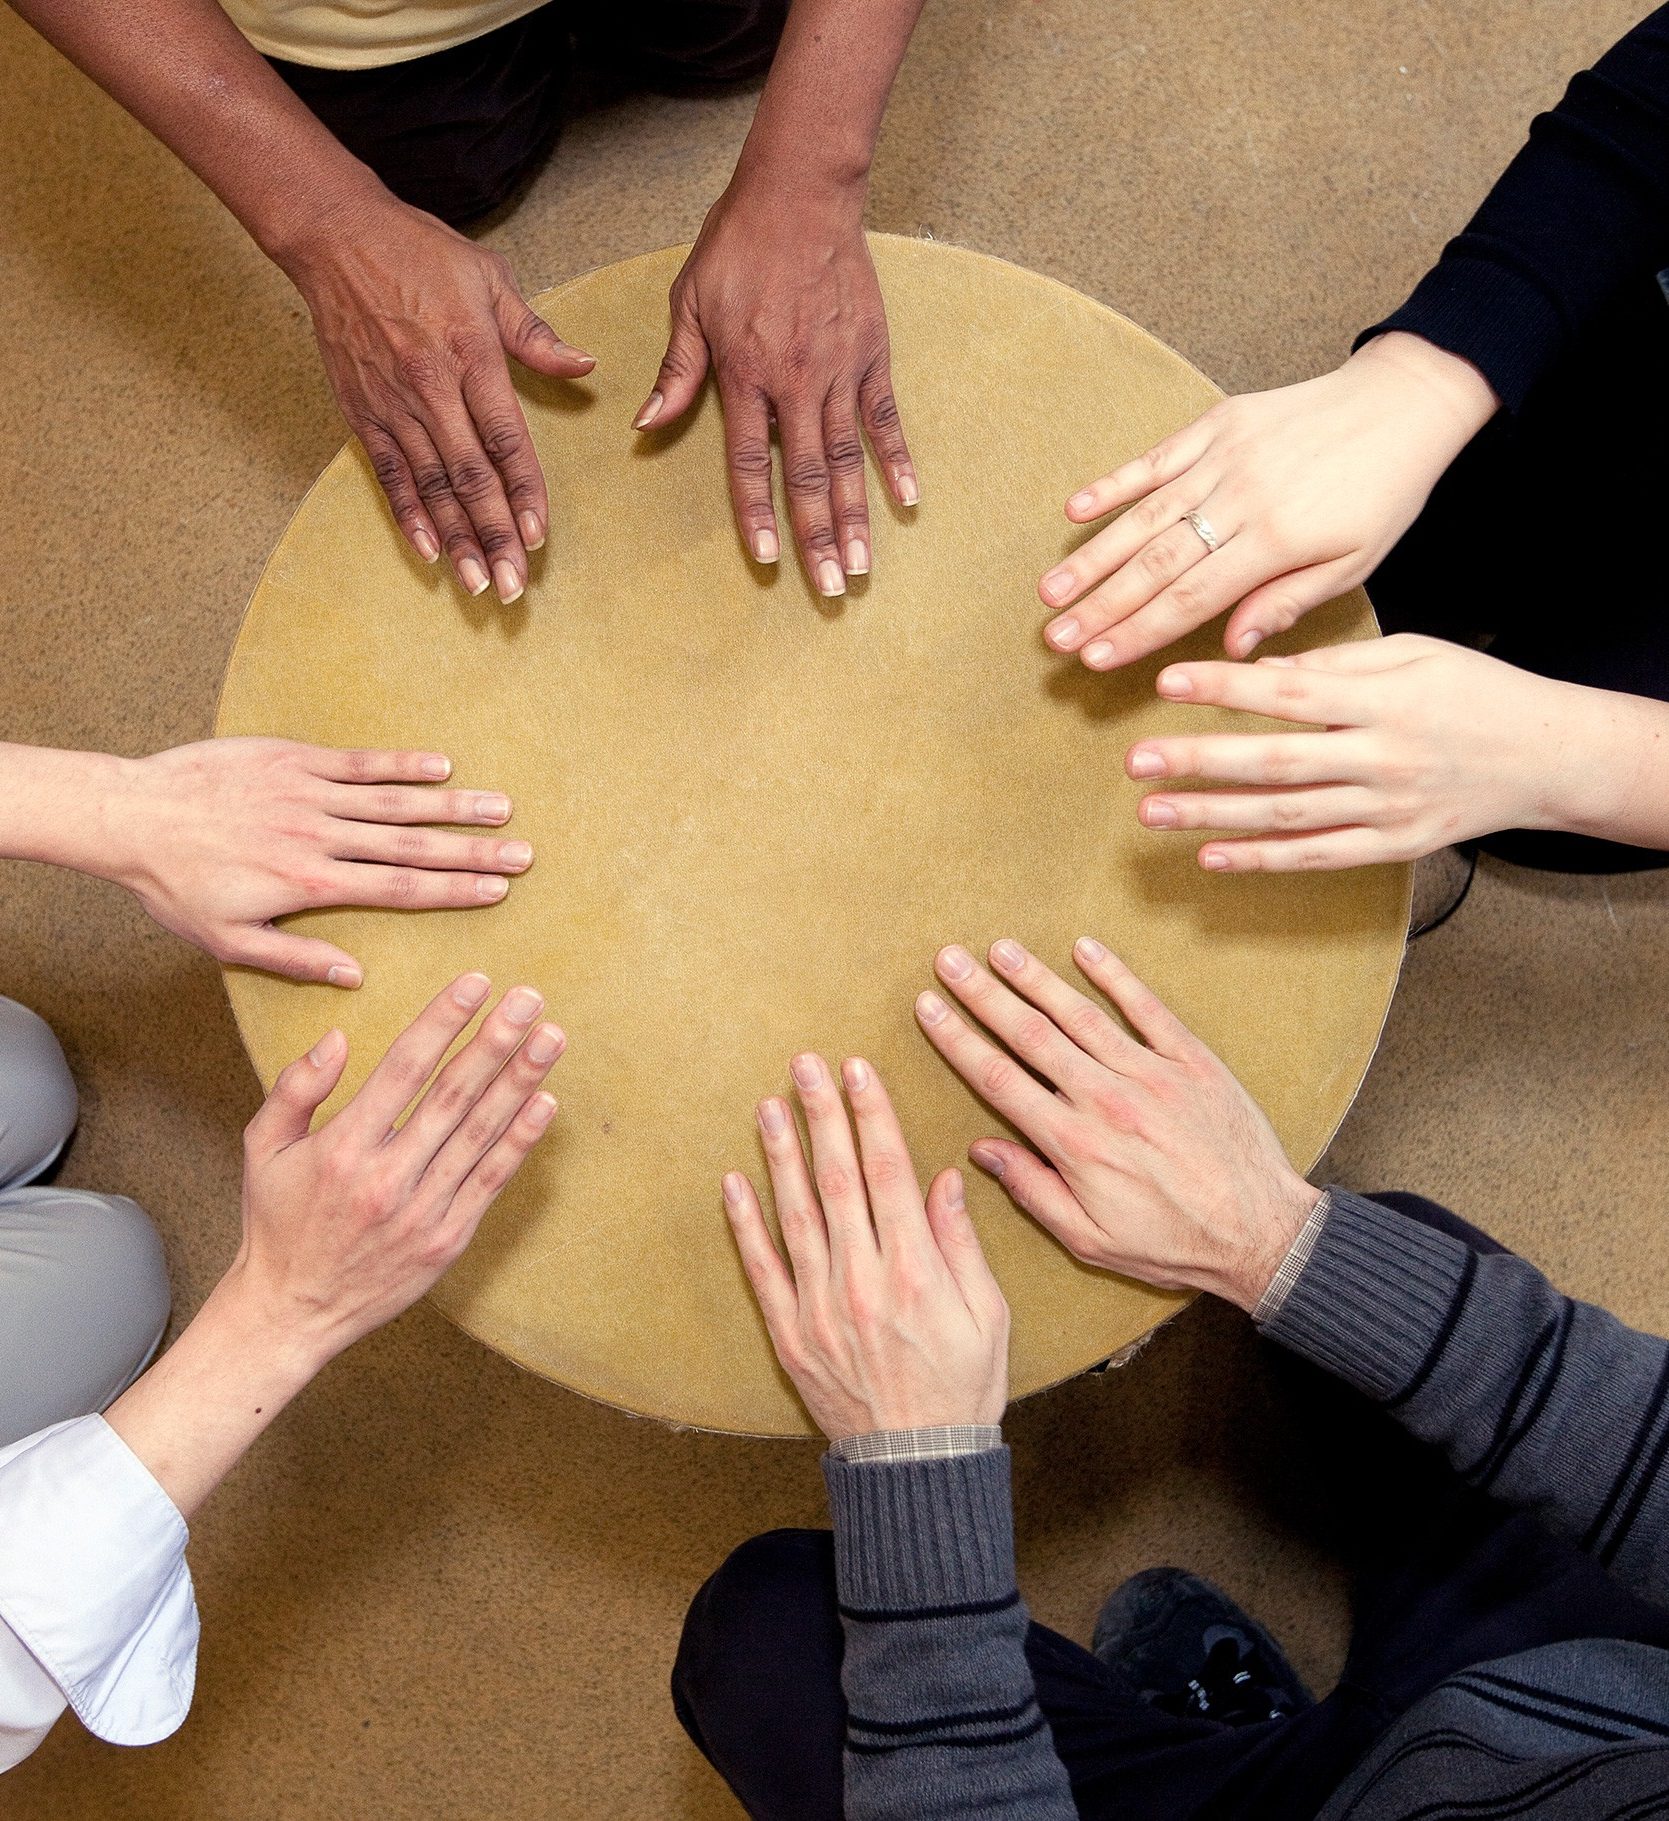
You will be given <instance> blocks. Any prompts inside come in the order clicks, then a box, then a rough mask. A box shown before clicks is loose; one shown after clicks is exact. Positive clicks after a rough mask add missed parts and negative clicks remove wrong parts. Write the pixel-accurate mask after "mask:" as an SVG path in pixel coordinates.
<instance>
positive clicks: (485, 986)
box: [452, 974, 493, 1012]
mask: <svg viewBox="0 0 1669 1821" xmlns="http://www.w3.org/2000/svg"><path fill="white" fill-rule="evenodd" d="M492 987H493V983H492V982H491V981H490V980H489V979H488V978H487V976H486V975H485V974H465V975H464V977H463V979H462V980H455V981H453V983H452V1003H453V1004H454V1005H455V1006H457V1007H458V1009H459V1010H460V1011H465V1012H468V1011H473V1010H474V1008H475V1007H476V1006H478V1005H479V1004H480V1003H481V1001H482V1000H483V999H485V998H486V996H487V995H488V993H490V992H491V991H492Z"/></svg>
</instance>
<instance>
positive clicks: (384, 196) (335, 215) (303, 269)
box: [249, 159, 414, 301]
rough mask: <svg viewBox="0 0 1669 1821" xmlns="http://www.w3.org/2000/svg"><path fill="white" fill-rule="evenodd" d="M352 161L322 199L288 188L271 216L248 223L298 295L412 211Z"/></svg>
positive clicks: (306, 292) (306, 293) (404, 223)
mask: <svg viewBox="0 0 1669 1821" xmlns="http://www.w3.org/2000/svg"><path fill="white" fill-rule="evenodd" d="M351 162H352V163H353V165H354V171H353V172H352V173H348V174H345V175H344V176H343V177H342V178H341V179H340V180H339V181H338V182H336V183H334V184H333V185H332V186H331V189H330V193H329V196H328V197H327V199H326V200H324V201H323V202H321V201H320V200H319V198H318V197H317V196H316V195H313V196H308V195H306V194H303V195H302V196H300V197H298V196H296V195H295V194H294V193H293V192H292V193H289V194H287V195H286V197H285V199H284V201H283V202H282V203H281V204H280V205H278V206H276V207H275V208H274V210H273V211H272V213H271V215H270V216H267V217H265V218H263V220H262V221H261V222H260V223H259V224H258V225H250V230H249V231H250V233H251V234H252V235H253V236H254V238H255V241H256V243H257V244H258V245H259V246H260V248H261V251H262V252H263V253H265V254H266V256H267V257H268V258H269V259H270V260H271V261H272V262H273V264H274V265H275V266H277V267H278V268H279V270H280V271H281V272H283V274H284V275H285V277H286V278H288V279H289V281H290V282H291V284H293V285H294V286H295V287H296V289H297V290H298V291H300V292H301V294H302V295H303V297H308V296H309V287H310V286H312V285H315V284H318V283H319V282H320V281H321V280H324V279H327V278H328V277H329V276H330V275H331V274H333V273H335V272H337V271H339V270H340V269H341V268H342V266H343V265H344V264H345V262H346V260H347V258H348V256H349V255H350V254H351V252H352V250H353V249H354V247H355V246H356V245H358V244H360V243H361V242H363V241H364V240H365V239H367V238H368V237H371V236H373V235H375V234H376V233H377V232H378V231H379V228H380V226H381V225H382V224H383V223H385V222H389V223H393V224H394V226H395V228H396V230H397V231H403V230H404V229H405V227H406V226H407V218H409V217H410V216H411V215H412V213H413V212H414V211H413V210H412V209H411V207H410V205H409V204H407V203H403V202H401V201H400V199H399V198H398V197H397V196H396V195H395V194H394V193H393V191H391V190H390V189H388V187H387V186H386V185H385V184H384V183H383V182H382V180H381V179H380V178H379V177H378V176H377V175H376V174H375V173H374V172H373V171H371V170H370V169H368V168H367V167H366V166H364V165H361V164H360V163H359V161H358V160H357V159H355V160H352V161H351ZM298 202H300V203H301V204H303V205H304V206H300V207H298V206H296V205H297V203H298ZM309 301H311V299H310V298H309Z"/></svg>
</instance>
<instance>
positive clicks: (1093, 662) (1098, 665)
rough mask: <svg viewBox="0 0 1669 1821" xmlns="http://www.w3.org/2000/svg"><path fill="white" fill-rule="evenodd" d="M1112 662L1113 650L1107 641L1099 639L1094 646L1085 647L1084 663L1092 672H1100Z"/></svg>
mask: <svg viewBox="0 0 1669 1821" xmlns="http://www.w3.org/2000/svg"><path fill="white" fill-rule="evenodd" d="M1112 661H1113V648H1112V646H1111V645H1109V644H1108V643H1107V641H1106V640H1105V639H1097V640H1096V641H1095V643H1094V644H1093V645H1086V646H1085V647H1084V662H1085V663H1086V664H1088V665H1089V667H1090V669H1091V670H1100V669H1102V668H1103V667H1104V666H1106V665H1108V664H1110V663H1112Z"/></svg>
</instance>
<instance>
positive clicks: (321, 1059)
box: [307, 1031, 342, 1069]
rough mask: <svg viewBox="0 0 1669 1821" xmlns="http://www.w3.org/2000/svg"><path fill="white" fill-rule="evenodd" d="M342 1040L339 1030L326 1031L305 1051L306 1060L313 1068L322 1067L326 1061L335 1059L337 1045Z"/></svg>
mask: <svg viewBox="0 0 1669 1821" xmlns="http://www.w3.org/2000/svg"><path fill="white" fill-rule="evenodd" d="M341 1042H342V1033H341V1032H340V1031H326V1032H325V1034H324V1035H323V1036H322V1037H321V1038H320V1039H319V1041H318V1042H317V1043H315V1044H314V1045H313V1047H312V1049H310V1050H309V1051H308V1052H307V1060H308V1061H309V1062H310V1063H312V1065H313V1066H314V1068H316V1069H322V1068H323V1067H324V1066H325V1065H326V1064H327V1063H330V1062H334V1061H335V1060H336V1051H337V1047H338V1046H339V1045H340V1043H341Z"/></svg>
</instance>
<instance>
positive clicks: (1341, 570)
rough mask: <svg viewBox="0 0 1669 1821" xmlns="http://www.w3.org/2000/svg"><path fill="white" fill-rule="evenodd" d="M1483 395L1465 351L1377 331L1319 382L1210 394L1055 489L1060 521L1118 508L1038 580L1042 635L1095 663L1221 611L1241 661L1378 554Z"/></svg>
mask: <svg viewBox="0 0 1669 1821" xmlns="http://www.w3.org/2000/svg"><path fill="white" fill-rule="evenodd" d="M1498 402H1499V401H1498V400H1497V399H1496V397H1495V394H1494V393H1493V392H1492V391H1491V390H1490V388H1489V385H1488V383H1487V382H1486V381H1485V380H1484V378H1483V376H1482V375H1481V374H1480V373H1479V372H1478V371H1477V369H1476V368H1475V367H1473V366H1471V365H1470V364H1469V363H1468V362H1466V361H1464V360H1461V359H1460V358H1459V357H1458V356H1456V355H1453V354H1447V353H1445V352H1443V351H1442V350H1441V349H1439V348H1436V347H1433V346H1432V345H1431V344H1430V343H1429V342H1426V341H1422V340H1421V339H1420V338H1419V337H1418V336H1414V335H1406V334H1401V333H1392V334H1388V335H1381V336H1378V337H1376V338H1375V339H1374V340H1373V341H1370V342H1369V343H1368V344H1367V345H1366V346H1365V347H1363V348H1361V349H1360V350H1359V351H1358V352H1357V353H1355V354H1353V355H1352V356H1351V357H1350V359H1349V360H1347V361H1346V362H1345V363H1344V365H1343V366H1342V367H1340V368H1338V369H1337V370H1336V371H1335V372H1332V373H1328V374H1324V375H1323V376H1322V377H1321V378H1319V379H1311V380H1305V381H1304V382H1303V383H1301V384H1299V385H1295V386H1283V387H1282V388H1281V389H1280V390H1278V391H1274V392H1254V393H1249V394H1246V395H1245V396H1243V397H1240V398H1230V399H1225V400H1224V401H1223V402H1222V403H1221V404H1217V405H1213V406H1212V408H1211V409H1210V410H1209V411H1207V412H1206V413H1205V415H1204V416H1203V417H1200V418H1198V419H1196V421H1195V422H1193V423H1191V424H1189V425H1188V426H1187V427H1186V428H1184V429H1182V430H1179V431H1177V432H1176V434H1175V435H1174V436H1168V437H1166V438H1165V440H1164V441H1163V442H1161V443H1157V444H1155V445H1154V447H1153V448H1151V449H1149V450H1148V451H1147V452H1146V453H1145V454H1143V455H1139V456H1137V457H1136V459H1135V460H1134V461H1130V462H1127V463H1125V465H1124V466H1123V467H1121V468H1116V469H1114V470H1113V472H1112V473H1111V474H1107V475H1104V476H1103V477H1102V478H1101V479H1100V480H1098V481H1094V482H1092V483H1091V484H1090V485H1089V486H1088V487H1086V488H1084V489H1083V491H1082V492H1080V493H1075V494H1074V495H1073V496H1072V498H1071V499H1070V500H1068V501H1067V506H1066V515H1067V517H1068V518H1069V519H1071V520H1072V521H1073V522H1074V523H1076V524H1087V523H1089V522H1090V521H1092V520H1094V519H1098V518H1101V517H1104V516H1105V515H1106V514H1107V513H1109V512H1112V511H1115V510H1116V509H1117V508H1119V507H1121V506H1122V507H1125V508H1127V510H1125V511H1124V512H1123V513H1122V514H1121V516H1120V517H1118V518H1117V519H1115V520H1114V521H1113V523H1112V524H1110V525H1108V526H1107V527H1106V528H1105V529H1104V530H1102V531H1099V532H1097V533H1096V535H1095V536H1094V537H1092V538H1090V539H1089V540H1088V541H1087V542H1086V543H1084V544H1082V545H1080V546H1079V548H1078V549H1077V550H1075V551H1074V552H1073V553H1072V555H1071V556H1069V557H1068V558H1066V560H1065V561H1064V562H1062V563H1059V564H1057V565H1056V566H1055V567H1054V568H1053V569H1051V570H1050V571H1049V572H1048V574H1047V575H1045V576H1044V577H1043V579H1042V581H1041V582H1040V583H1039V584H1038V593H1039V595H1040V596H1041V597H1042V599H1043V601H1044V602H1045V604H1046V605H1047V606H1049V607H1051V608H1056V609H1060V608H1068V609H1070V611H1069V612H1066V613H1061V614H1059V615H1058V616H1057V617H1056V618H1055V619H1053V620H1051V621H1050V622H1049V624H1048V625H1047V626H1046V627H1045V628H1044V636H1045V638H1046V639H1047V640H1048V641H1049V643H1050V644H1051V645H1052V646H1053V647H1054V648H1055V649H1056V650H1057V651H1063V652H1077V653H1078V654H1079V655H1080V656H1081V658H1082V660H1083V662H1084V663H1085V664H1087V665H1088V666H1089V667H1090V668H1091V669H1092V670H1112V669H1115V668H1116V667H1118V666H1120V665H1123V664H1130V663H1134V662H1135V661H1136V660H1137V659H1139V658H1144V657H1147V656H1149V655H1151V654H1152V653H1153V652H1156V651H1162V650H1163V649H1164V648H1165V647H1166V646H1167V645H1170V644H1172V643H1174V642H1175V641H1176V640H1177V639H1180V638H1182V637H1183V636H1184V635H1185V634H1187V633H1190V632H1192V631H1194V629H1195V628H1196V627H1199V626H1203V625H1204V624H1205V623H1206V621H1207V620H1210V619H1213V618H1215V617H1216V615H1218V614H1219V613H1222V612H1223V611H1224V610H1225V609H1227V608H1230V607H1233V608H1234V609H1235V611H1234V612H1233V614H1232V615H1231V616H1230V618H1229V622H1228V625H1227V627H1226V628H1225V630H1224V634H1223V648H1224V649H1225V650H1226V651H1227V652H1229V654H1230V655H1231V656H1233V657H1245V656H1246V655H1247V654H1248V653H1249V652H1251V651H1252V650H1254V649H1255V648H1256V646H1257V645H1258V644H1259V643H1261V641H1262V640H1264V639H1266V638H1268V637H1269V636H1270V635H1271V634H1272V633H1276V632H1283V631H1285V630H1286V629H1287V628H1288V627H1290V626H1293V625H1295V624H1296V623H1297V622H1298V620H1299V619H1300V618H1301V617H1302V616H1303V615H1304V614H1306V613H1308V612H1309V611H1310V609H1311V608H1313V607H1319V606H1321V605H1322V603H1323V602H1325V601H1330V600H1333V599H1334V598H1335V597H1336V596H1338V595H1341V594H1344V593H1346V592H1347V591H1348V590H1349V589H1351V588H1354V587H1356V586H1357V585H1358V584H1359V583H1361V582H1363V581H1365V580H1366V579H1367V577H1368V576H1370V575H1371V574H1372V573H1373V572H1374V570H1375V569H1376V568H1378V566H1379V564H1380V563H1381V562H1382V561H1383V560H1384V558H1385V556H1386V555H1387V554H1388V553H1389V551H1390V550H1391V548H1392V546H1393V545H1394V544H1395V543H1396V542H1397V540H1398V539H1399V538H1400V537H1401V536H1402V534H1403V533H1404V532H1405V531H1406V530H1407V529H1408V527H1409V526H1410V525H1411V524H1413V522H1414V520H1415V519H1416V518H1417V517H1418V516H1419V512H1420V509H1421V507H1422V506H1424V504H1425V502H1426V500H1427V498H1428V497H1429V496H1430V493H1431V490H1432V488H1433V487H1434V486H1435V485H1436V484H1437V481H1438V479H1439V477H1440V476H1441V475H1442V473H1443V471H1444V470H1445V469H1446V468H1447V467H1448V466H1449V464H1450V463H1451V462H1452V461H1453V460H1454V459H1455V457H1456V456H1457V455H1458V454H1459V453H1460V451H1461V450H1462V449H1463V448H1464V447H1465V446H1466V444H1467V443H1468V442H1470V441H1471V439H1472V438H1473V436H1475V435H1476V434H1477V432H1478V431H1479V430H1480V429H1481V428H1482V427H1483V425H1484V424H1485V423H1486V422H1487V421H1488V420H1489V418H1490V417H1492V416H1493V415H1494V413H1495V411H1496V410H1497V408H1498ZM1191 511H1197V512H1198V513H1199V514H1200V515H1201V517H1203V518H1204V520H1205V521H1206V524H1207V525H1208V527H1209V528H1210V530H1211V532H1212V534H1213V536H1214V537H1215V538H1216V539H1217V546H1218V547H1217V548H1216V550H1214V551H1213V550H1211V549H1210V548H1208V546H1207V544H1206V542H1205V541H1204V539H1203V538H1202V537H1201V535H1200V533H1199V532H1198V531H1197V530H1195V528H1194V527H1193V526H1192V525H1191V524H1189V523H1188V522H1187V521H1186V519H1185V518H1184V514H1186V513H1188V512H1191ZM1237 603H1238V604H1237Z"/></svg>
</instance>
